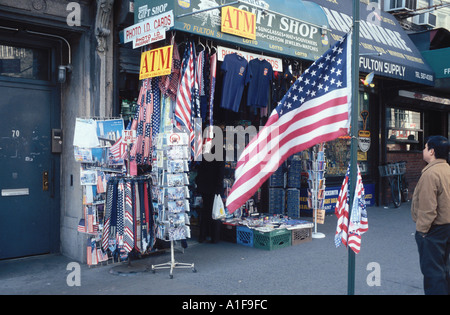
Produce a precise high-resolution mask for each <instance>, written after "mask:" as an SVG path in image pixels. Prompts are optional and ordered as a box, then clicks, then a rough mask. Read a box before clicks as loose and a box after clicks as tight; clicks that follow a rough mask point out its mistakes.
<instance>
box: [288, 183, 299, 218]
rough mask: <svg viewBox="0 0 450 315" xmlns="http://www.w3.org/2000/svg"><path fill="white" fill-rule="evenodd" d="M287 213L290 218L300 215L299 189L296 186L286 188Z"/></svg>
mask: <svg viewBox="0 0 450 315" xmlns="http://www.w3.org/2000/svg"><path fill="white" fill-rule="evenodd" d="M286 212H287V215H288V216H290V217H291V218H299V217H300V190H299V189H296V188H289V189H287V209H286Z"/></svg>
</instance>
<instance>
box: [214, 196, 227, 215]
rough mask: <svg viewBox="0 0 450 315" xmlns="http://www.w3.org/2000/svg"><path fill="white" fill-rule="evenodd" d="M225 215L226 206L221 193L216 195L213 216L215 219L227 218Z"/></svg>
mask: <svg viewBox="0 0 450 315" xmlns="http://www.w3.org/2000/svg"><path fill="white" fill-rule="evenodd" d="M225 216H226V215H225V206H224V204H223V201H222V197H220V195H216V196H215V197H214V203H213V210H212V218H213V220H220V219H222V218H225Z"/></svg>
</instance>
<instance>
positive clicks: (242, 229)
mask: <svg viewBox="0 0 450 315" xmlns="http://www.w3.org/2000/svg"><path fill="white" fill-rule="evenodd" d="M236 243H238V244H241V245H244V246H249V247H253V230H252V229H249V228H248V227H246V226H244V225H238V226H237V227H236Z"/></svg>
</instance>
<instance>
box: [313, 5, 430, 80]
mask: <svg viewBox="0 0 450 315" xmlns="http://www.w3.org/2000/svg"><path fill="white" fill-rule="evenodd" d="M314 2H316V3H317V4H319V5H320V6H321V7H322V9H323V10H324V11H325V14H326V15H327V18H328V23H329V26H330V29H331V30H332V31H331V38H330V41H334V40H337V39H338V38H340V37H341V36H342V35H343V34H345V33H346V32H348V30H349V29H350V26H351V24H352V15H353V13H352V0H334V1H327V0H314ZM375 5H376V4H375ZM360 20H361V23H360V43H359V50H360V59H359V69H360V71H361V72H365V73H369V72H372V71H374V72H375V74H376V75H379V76H383V77H389V78H394V79H399V80H405V81H409V82H415V83H420V84H424V85H429V86H433V85H434V72H433V70H432V69H431V68H430V66H429V65H428V64H427V63H426V62H425V61H424V59H423V58H422V55H421V54H420V52H419V50H418V49H417V47H416V46H415V45H414V43H413V42H412V41H411V39H410V38H409V36H408V35H407V34H406V32H405V31H404V30H403V28H402V27H401V26H400V25H399V23H398V22H397V20H396V19H395V18H394V17H393V16H392V15H390V14H389V13H385V12H382V11H381V10H379V9H378V8H376V7H375V6H374V5H366V4H364V3H361V4H360ZM378 54H381V55H378Z"/></svg>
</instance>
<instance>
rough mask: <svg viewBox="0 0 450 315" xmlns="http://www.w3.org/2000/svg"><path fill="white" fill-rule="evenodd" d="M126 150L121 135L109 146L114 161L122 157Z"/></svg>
mask: <svg viewBox="0 0 450 315" xmlns="http://www.w3.org/2000/svg"><path fill="white" fill-rule="evenodd" d="M126 152H127V144H126V143H125V141H123V137H120V138H119V139H118V140H117V141H116V143H114V144H113V145H112V146H111V147H110V148H109V153H110V154H111V156H112V159H113V160H114V161H118V160H120V159H123V156H124V155H125V153H126Z"/></svg>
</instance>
